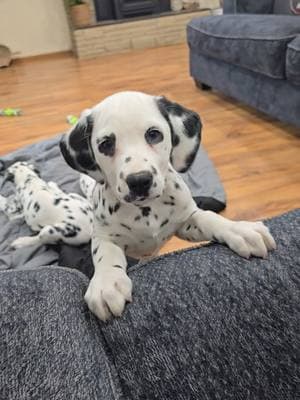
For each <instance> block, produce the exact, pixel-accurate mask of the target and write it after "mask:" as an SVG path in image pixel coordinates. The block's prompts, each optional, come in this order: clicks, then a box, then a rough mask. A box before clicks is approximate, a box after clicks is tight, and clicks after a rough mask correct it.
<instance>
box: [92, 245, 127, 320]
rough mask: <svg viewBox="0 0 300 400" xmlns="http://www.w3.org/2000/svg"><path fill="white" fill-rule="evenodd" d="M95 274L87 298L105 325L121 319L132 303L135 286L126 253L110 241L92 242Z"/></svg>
mask: <svg viewBox="0 0 300 400" xmlns="http://www.w3.org/2000/svg"><path fill="white" fill-rule="evenodd" d="M92 254H93V263H94V268H95V272H94V275H93V277H92V279H91V281H90V283H89V286H88V289H87V291H86V294H85V296H84V299H85V301H86V302H87V305H88V307H89V309H90V310H91V311H92V312H93V313H94V314H95V315H96V316H97V317H98V318H100V319H101V320H102V321H106V320H107V319H108V318H109V317H110V316H111V315H114V316H120V315H121V314H122V312H123V310H124V307H125V303H126V301H131V293H132V283H131V280H130V279H129V278H128V276H127V274H126V267H127V261H126V257H125V255H124V252H123V250H122V249H121V248H120V247H118V246H116V245H115V244H114V243H111V242H109V241H105V240H101V239H99V238H93V239H92Z"/></svg>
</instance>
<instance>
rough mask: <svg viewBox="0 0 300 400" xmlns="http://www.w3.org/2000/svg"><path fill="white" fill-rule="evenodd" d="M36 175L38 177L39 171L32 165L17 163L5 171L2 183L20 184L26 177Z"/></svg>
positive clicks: (22, 162) (24, 162) (23, 162)
mask: <svg viewBox="0 0 300 400" xmlns="http://www.w3.org/2000/svg"><path fill="white" fill-rule="evenodd" d="M36 175H39V171H38V170H37V168H36V167H35V165H34V164H32V163H29V162H26V161H17V162H15V163H14V164H12V165H10V166H9V167H8V168H7V169H5V172H4V181H11V182H15V183H22V182H24V181H25V180H26V178H28V176H36Z"/></svg>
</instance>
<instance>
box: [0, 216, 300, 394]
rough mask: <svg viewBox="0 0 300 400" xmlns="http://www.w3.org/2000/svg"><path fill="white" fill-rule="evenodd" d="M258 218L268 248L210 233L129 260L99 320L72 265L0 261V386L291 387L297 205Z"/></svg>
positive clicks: (61, 389)
mask: <svg viewBox="0 0 300 400" xmlns="http://www.w3.org/2000/svg"><path fill="white" fill-rule="evenodd" d="M266 223H267V225H268V226H269V228H270V229H271V232H272V233H273V235H274V237H275V240H276V242H277V246H278V248H277V250H276V251H274V252H272V253H270V254H269V257H268V259H266V260H263V259H258V258H251V259H250V260H245V259H242V258H240V257H239V256H237V255H235V254H234V253H233V252H232V251H230V250H229V249H228V248H227V247H225V246H222V245H219V244H212V245H210V246H206V247H202V248H200V249H190V250H187V251H182V252H178V253H173V254H170V255H167V256H163V257H159V258H157V259H154V260H153V261H151V262H149V263H144V264H139V265H137V266H134V267H132V268H129V276H130V277H131V279H132V280H133V285H134V301H133V303H132V304H130V305H128V306H127V307H126V310H125V313H124V315H123V316H122V317H121V318H118V319H114V320H112V321H110V322H109V323H106V324H104V323H101V322H99V321H98V320H97V319H96V318H95V317H94V316H93V315H92V314H91V313H90V312H89V311H88V309H87V306H86V305H85V303H84V301H83V293H84V292H85V290H86V286H87V281H88V280H87V278H86V277H85V276H84V275H83V274H81V273H80V272H78V271H75V270H72V269H65V268H64V269H62V268H56V267H50V268H48V267H45V268H41V269H39V270H37V269H35V270H27V271H14V270H13V271H2V272H0V317H1V324H0V338H1V340H0V398H1V399H3V400H4V399H5V400H25V399H30V400H41V399H53V400H65V399H74V400H75V399H80V400H92V399H97V400H202V399H203V400H296V399H298V398H299V396H298V395H299V380H300V373H299V348H300V343H299V317H300V315H299V298H300V268H299V267H300V265H299V260H300V258H299V248H300V232H299V226H300V212H299V210H298V211H294V212H290V213H288V214H286V215H284V216H281V217H278V218H274V219H272V220H270V221H267V222H266Z"/></svg>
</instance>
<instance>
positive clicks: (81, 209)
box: [79, 207, 88, 215]
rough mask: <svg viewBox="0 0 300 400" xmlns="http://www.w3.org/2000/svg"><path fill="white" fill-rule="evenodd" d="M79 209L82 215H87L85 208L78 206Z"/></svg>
mask: <svg viewBox="0 0 300 400" xmlns="http://www.w3.org/2000/svg"><path fill="white" fill-rule="evenodd" d="M79 209H80V211H81V212H82V213H83V214H84V215H88V212H87V210H85V209H84V208H82V207H79Z"/></svg>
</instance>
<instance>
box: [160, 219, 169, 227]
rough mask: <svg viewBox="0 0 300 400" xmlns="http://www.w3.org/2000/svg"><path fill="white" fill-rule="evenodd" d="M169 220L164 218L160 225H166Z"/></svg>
mask: <svg viewBox="0 0 300 400" xmlns="http://www.w3.org/2000/svg"><path fill="white" fill-rule="evenodd" d="M168 222H169V220H168V219H165V220H164V221H163V222H162V223H161V224H160V227H161V228H162V227H163V226H165V225H167V223H168Z"/></svg>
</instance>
